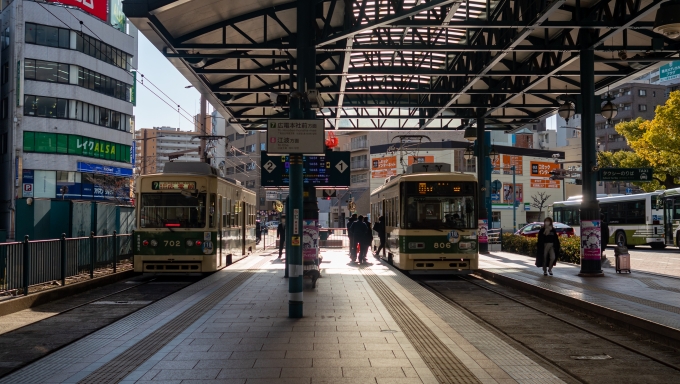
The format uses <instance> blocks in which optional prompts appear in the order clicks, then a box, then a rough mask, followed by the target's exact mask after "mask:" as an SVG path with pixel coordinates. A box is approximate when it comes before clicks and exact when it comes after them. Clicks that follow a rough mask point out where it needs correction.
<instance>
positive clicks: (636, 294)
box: [479, 252, 680, 331]
mask: <svg viewBox="0 0 680 384" xmlns="http://www.w3.org/2000/svg"><path fill="white" fill-rule="evenodd" d="M479 268H480V269H482V270H485V271H488V272H492V273H494V274H498V275H501V276H505V277H509V278H512V279H515V280H517V281H520V282H523V283H525V284H528V285H531V286H535V287H539V288H543V289H545V290H548V291H551V292H554V293H558V294H560V295H564V296H567V297H570V298H574V299H578V300H580V301H584V302H587V303H590V304H595V305H598V306H600V307H602V308H606V309H610V310H613V311H618V312H621V313H624V314H627V315H630V316H632V317H636V318H639V319H642V320H644V321H647V322H651V323H656V324H660V325H662V326H665V327H669V328H671V329H674V330H679V331H680V295H678V293H680V278H675V277H670V276H661V275H656V274H648V273H640V272H637V271H633V273H622V274H618V273H616V272H615V270H614V269H613V268H604V269H603V270H604V277H580V276H578V273H579V271H580V267H579V266H578V265H573V264H568V263H558V264H557V266H555V268H553V273H554V275H553V276H543V271H542V269H540V268H537V267H536V266H535V265H534V258H533V257H528V256H524V255H517V254H514V253H507V252H492V253H491V254H489V255H483V256H481V257H480V262H479Z"/></svg>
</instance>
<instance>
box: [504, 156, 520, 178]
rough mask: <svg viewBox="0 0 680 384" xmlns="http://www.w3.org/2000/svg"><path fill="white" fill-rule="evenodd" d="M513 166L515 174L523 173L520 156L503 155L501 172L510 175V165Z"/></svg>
mask: <svg viewBox="0 0 680 384" xmlns="http://www.w3.org/2000/svg"><path fill="white" fill-rule="evenodd" d="M513 165H514V166H515V175H523V174H524V173H523V171H522V166H523V165H524V162H523V159H522V156H511V155H503V174H504V175H512V170H511V169H510V167H512V166H513Z"/></svg>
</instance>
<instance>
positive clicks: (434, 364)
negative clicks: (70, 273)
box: [0, 250, 562, 384]
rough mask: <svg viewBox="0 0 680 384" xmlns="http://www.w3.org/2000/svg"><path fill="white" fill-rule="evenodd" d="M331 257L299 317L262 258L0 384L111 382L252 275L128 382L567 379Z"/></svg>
mask: <svg viewBox="0 0 680 384" xmlns="http://www.w3.org/2000/svg"><path fill="white" fill-rule="evenodd" d="M324 257H325V262H324V263H323V264H322V265H323V278H322V279H320V280H319V281H318V283H317V288H316V289H312V288H311V284H309V283H307V285H306V288H305V292H304V300H305V307H304V318H302V319H289V318H288V292H287V291H288V289H287V280H285V279H284V278H283V263H282V262H281V261H279V260H277V259H276V257H275V255H256V256H252V257H250V258H248V259H247V260H244V261H243V262H240V263H238V264H235V265H233V266H231V267H229V268H227V269H226V270H223V271H220V272H218V273H216V274H214V275H212V276H210V277H208V278H206V279H204V280H202V281H201V282H199V283H196V284H194V285H192V286H190V287H187V288H185V289H184V290H182V291H179V292H177V293H175V294H173V295H172V296H169V297H168V298H166V299H164V300H161V301H158V302H156V303H154V304H152V305H150V306H149V307H147V308H145V309H142V310H141V311H139V312H137V313H135V314H132V315H130V316H128V317H126V318H125V319H122V320H120V321H119V322H117V323H114V324H112V325H111V326H109V327H106V328H104V329H102V330H100V331H98V332H96V333H94V334H92V335H91V336H88V337H86V338H84V339H82V340H80V341H78V342H76V343H74V344H71V345H70V346H68V347H66V348H64V349H62V350H60V351H57V352H55V353H53V354H51V355H49V356H47V357H46V358H43V359H41V360H39V361H37V362H35V363H33V364H32V365H29V366H27V367H25V368H23V369H21V370H19V371H17V372H15V373H14V374H12V375H10V376H8V377H5V378H3V379H2V380H0V383H16V382H48V383H78V382H91V381H89V380H90V379H88V378H92V377H94V376H93V375H95V374H97V373H100V374H102V373H105V374H109V373H110V372H101V370H102V369H104V368H103V367H109V368H110V367H111V366H112V364H111V362H112V361H116V359H121V357H124V356H126V353H128V354H129V352H130V351H133V350H134V349H135V348H138V347H139V345H140V343H141V342H142V341H143V340H146V339H148V337H149V335H153V334H154V332H157V331H158V330H159V329H163V327H164V326H166V325H167V324H172V322H173V319H175V318H178V317H179V316H183V315H184V316H185V315H186V313H185V312H186V311H191V310H193V309H192V308H195V306H196V304H197V303H199V302H205V299H206V297H209V296H210V295H213V296H214V295H215V292H219V290H220V289H223V287H224V286H226V285H228V282H229V281H231V280H233V279H235V278H238V276H242V275H239V274H241V273H242V272H243V271H247V270H251V271H252V268H253V267H255V268H256V272H255V273H253V274H252V276H249V277H248V278H247V279H246V280H245V281H243V283H241V284H240V285H239V286H238V288H236V289H235V290H233V291H230V293H229V294H228V295H226V296H225V297H224V298H223V299H221V300H220V301H219V302H218V303H217V304H216V305H214V306H212V307H211V308H209V309H208V310H207V311H205V312H204V313H203V312H201V313H202V315H201V316H200V317H198V318H197V319H196V320H195V321H192V322H191V323H190V324H185V326H184V327H183V329H181V330H180V332H179V333H178V334H177V335H176V336H174V337H173V338H172V339H171V340H170V341H169V342H167V343H165V344H164V345H159V346H158V348H157V350H155V352H153V353H150V354H148V355H143V354H142V355H138V356H137V360H136V362H132V361H131V362H130V364H128V365H127V366H123V364H121V365H120V369H123V368H125V369H129V372H128V371H126V376H125V377H124V378H123V380H122V381H120V382H123V383H153V382H164V383H193V382H214V383H218V382H219V383H248V384H252V383H373V384H379V383H397V384H407V383H454V382H456V383H560V382H562V380H560V378H559V377H558V376H556V375H555V374H553V373H552V372H550V371H548V370H547V369H546V368H544V367H543V366H542V365H540V364H538V363H536V362H534V361H532V359H531V358H529V357H527V356H526V355H524V354H523V353H521V352H520V351H518V350H517V349H515V348H513V347H512V346H511V345H508V344H507V343H506V342H505V341H503V340H502V339H500V338H499V337H497V336H496V335H495V334H494V333H492V332H490V331H489V330H487V329H485V328H484V327H482V326H481V325H479V324H477V323H476V322H474V321H473V320H471V319H470V318H468V317H467V315H466V314H465V313H464V312H462V311H461V310H459V309H457V308H456V307H453V306H451V305H450V304H448V303H447V302H445V301H443V300H442V299H440V298H439V297H438V296H436V295H434V294H433V293H431V292H430V291H428V290H426V289H425V288H423V287H421V286H420V285H418V284H417V283H415V282H413V281H412V280H410V279H408V278H407V277H405V276H403V275H402V274H401V273H399V272H397V271H396V270H394V269H392V268H391V267H388V266H386V265H384V264H381V263H379V262H377V261H373V262H374V264H372V265H369V266H365V267H362V268H359V267H357V266H355V265H349V263H348V261H349V260H348V258H347V257H346V256H345V253H344V251H342V250H338V251H327V252H324ZM202 300H203V301H202ZM437 348H439V349H437ZM107 364H108V365H107ZM116 367H118V366H115V365H114V367H113V369H114V370H115V369H119V368H116ZM131 367H132V368H131ZM105 376H106V375H102V376H101V377H105ZM101 382H105V381H101Z"/></svg>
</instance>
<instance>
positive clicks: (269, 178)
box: [260, 151, 350, 189]
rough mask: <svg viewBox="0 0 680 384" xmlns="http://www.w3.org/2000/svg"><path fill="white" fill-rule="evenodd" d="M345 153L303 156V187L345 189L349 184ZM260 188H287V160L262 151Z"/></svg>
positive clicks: (288, 176)
mask: <svg viewBox="0 0 680 384" xmlns="http://www.w3.org/2000/svg"><path fill="white" fill-rule="evenodd" d="M349 154H350V153H349V152H348V151H328V152H326V153H325V154H324V155H323V156H303V157H302V168H303V171H302V180H303V182H304V184H306V185H311V186H315V187H319V188H329V189H330V188H347V187H349V185H350V166H349V164H350V156H349ZM260 161H261V164H262V171H261V172H260V174H261V176H262V177H261V185H262V186H263V187H288V185H289V184H290V157H289V156H285V155H284V156H280V155H270V154H269V153H268V152H266V151H262V152H261V158H260Z"/></svg>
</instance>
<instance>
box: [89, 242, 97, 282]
mask: <svg viewBox="0 0 680 384" xmlns="http://www.w3.org/2000/svg"><path fill="white" fill-rule="evenodd" d="M96 253H97V246H96V245H95V242H94V231H92V232H90V279H94V260H95V254H96Z"/></svg>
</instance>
